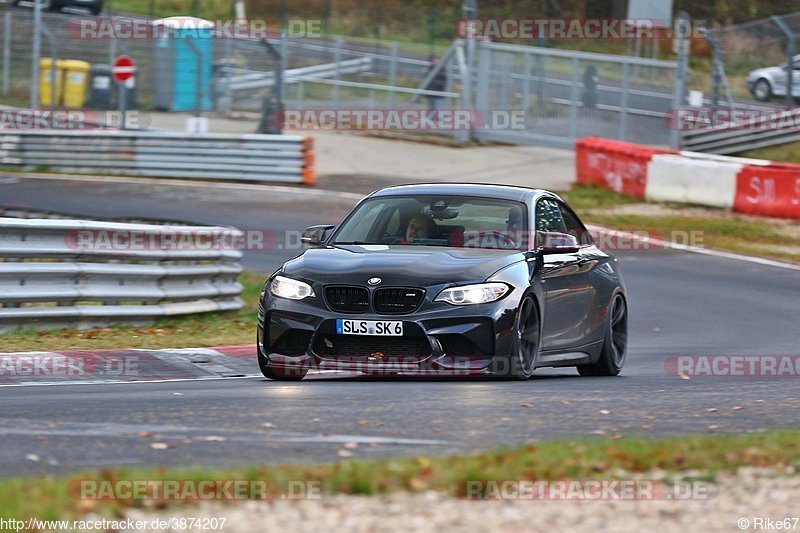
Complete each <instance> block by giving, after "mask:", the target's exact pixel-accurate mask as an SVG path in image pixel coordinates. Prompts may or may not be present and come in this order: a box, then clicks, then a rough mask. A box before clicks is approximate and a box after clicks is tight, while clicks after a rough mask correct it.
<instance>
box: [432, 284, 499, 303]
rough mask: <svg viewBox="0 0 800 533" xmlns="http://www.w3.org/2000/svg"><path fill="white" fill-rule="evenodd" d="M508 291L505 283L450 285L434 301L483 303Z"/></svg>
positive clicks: (493, 299) (497, 298) (491, 300)
mask: <svg viewBox="0 0 800 533" xmlns="http://www.w3.org/2000/svg"><path fill="white" fill-rule="evenodd" d="M507 292H508V285H506V284H505V283H481V284H479V285H464V286H461V287H450V288H449V289H445V290H443V291H442V292H440V293H439V296H437V297H436V299H435V300H434V301H436V302H447V303H449V304H452V305H472V304H485V303H489V302H494V301H495V300H499V299H500V298H502V297H503V296H505V294H506V293H507Z"/></svg>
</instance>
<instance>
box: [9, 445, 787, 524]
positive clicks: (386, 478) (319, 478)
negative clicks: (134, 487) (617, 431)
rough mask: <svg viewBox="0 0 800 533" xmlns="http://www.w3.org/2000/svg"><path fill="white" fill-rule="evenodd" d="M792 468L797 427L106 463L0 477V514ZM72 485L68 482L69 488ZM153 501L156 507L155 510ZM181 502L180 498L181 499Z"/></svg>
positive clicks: (108, 511) (119, 511)
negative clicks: (201, 485) (154, 464)
mask: <svg viewBox="0 0 800 533" xmlns="http://www.w3.org/2000/svg"><path fill="white" fill-rule="evenodd" d="M743 466H751V467H762V468H764V467H774V468H787V467H797V466H800V430H797V429H779V430H772V431H769V432H765V433H759V434H749V435H697V436H688V437H680V438H670V439H663V440H653V439H648V438H644V437H625V438H622V439H608V438H603V439H591V440H589V439H582V440H560V441H545V442H541V443H535V444H530V445H527V446H523V447H519V448H503V449H498V450H495V451H490V452H485V453H480V454H476V455H457V456H446V457H428V456H417V457H411V458H402V459H386V460H376V461H358V460H346V461H341V462H338V463H333V464H324V465H280V466H274V467H251V468H245V469H240V470H213V469H206V468H194V469H161V470H129V469H110V470H103V471H100V472H87V473H82V474H76V475H74V476H71V477H69V478H66V477H62V478H35V479H21V478H15V479H5V480H0V518H17V519H24V518H27V517H41V518H43V519H55V518H77V517H79V516H81V515H82V514H83V513H86V512H90V511H91V512H95V513H98V514H99V515H103V516H121V515H123V514H124V512H125V509H126V508H128V507H144V506H153V504H154V502H146V501H141V500H124V501H119V500H109V501H96V502H95V501H91V502H89V501H85V500H80V499H78V498H76V496H75V494H74V491H73V492H72V493H71V492H70V490H69V489H68V487H69V481H70V480H78V479H81V480H109V481H112V482H113V481H119V480H173V479H178V480H195V481H199V480H209V479H210V480H264V481H266V482H267V486H268V488H269V491H268V492H270V491H271V492H270V495H271V496H273V497H279V495H280V494H283V493H285V487H286V486H288V483H287V482H289V481H314V482H319V484H320V485H319V486H320V488H321V493H322V495H323V497H324V495H330V494H365V495H375V494H384V493H390V492H398V491H411V492H415V491H422V490H435V491H441V492H443V493H446V494H449V495H452V496H456V497H458V496H463V495H464V491H465V487H466V483H467V481H488V480H567V479H574V480H584V479H620V478H623V477H625V476H626V474H625V473H629V474H628V477H630V476H631V475H635V474H642V473H647V472H650V471H653V470H661V471H666V472H667V473H669V474H671V476H672V479H681V478H684V479H686V478H691V479H706V480H711V479H713V478H714V477H715V476H716V475H717V474H718V473H719V472H723V471H734V470H736V469H737V468H739V467H743ZM73 488H74V485H73ZM166 505H167V504H166V503H163V502H162V503H159V504H158V505H156V507H157V508H158V507H164V506H166ZM182 505H186V504H185V503H183V504H182Z"/></svg>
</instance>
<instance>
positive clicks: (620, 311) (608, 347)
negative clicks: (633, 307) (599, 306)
mask: <svg viewBox="0 0 800 533" xmlns="http://www.w3.org/2000/svg"><path fill="white" fill-rule="evenodd" d="M627 347H628V305H627V303H625V297H624V296H623V295H622V294H620V293H617V294H616V295H615V296H614V298H613V299H612V300H611V305H610V307H609V319H608V329H607V330H606V337H605V340H604V341H603V350H602V352H600V358H599V359H598V360H597V362H596V363H593V364H590V365H578V373H579V374H580V375H581V376H616V375H617V374H619V373H620V371H621V370H622V366H623V365H624V364H625V354H626V351H627Z"/></svg>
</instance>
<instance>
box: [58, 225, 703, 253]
mask: <svg viewBox="0 0 800 533" xmlns="http://www.w3.org/2000/svg"><path fill="white" fill-rule="evenodd" d="M568 234H571V235H572V236H574V237H575V238H576V239H577V240H578V242H583V243H588V242H590V241H591V242H593V243H594V244H595V245H597V246H598V247H599V248H601V249H603V250H606V251H610V252H618V251H632V252H640V251H641V252H644V251H657V250H669V249H671V246H672V245H673V244H675V243H677V244H681V245H687V246H703V244H704V233H703V231H701V230H696V231H673V232H670V233H668V234H660V233H657V232H649V231H633V232H621V231H616V230H603V231H597V232H593V233H591V234H589V233H588V232H584V231H577V232H568ZM564 236H565V234H564V233H559V232H536V231H522V230H511V231H497V230H495V229H494V228H486V229H483V228H474V229H469V230H465V231H464V232H463V233H459V234H458V235H453V234H450V235H448V236H446V238H445V236H442V244H447V245H450V246H453V247H457V248H489V249H522V248H524V249H528V250H533V249H536V248H539V247H542V246H545V247H547V246H551V245H559V244H563V243H562V242H561V240H562V239H563V238H564ZM301 237H302V232H301V231H295V230H287V231H272V230H268V229H243V230H239V229H236V228H207V229H206V228H196V227H187V228H186V229H183V228H179V227H178V228H170V229H166V228H165V229H160V230H159V231H157V232H155V231H148V230H137V229H132V230H129V229H120V230H116V229H115V230H108V229H82V230H73V231H70V232H69V233H68V234H67V235H66V236H65V244H66V246H67V248H69V249H70V250H73V251H78V252H104V253H114V252H118V253H120V254H126V253H137V252H197V251H228V250H241V251H249V252H260V251H273V250H290V251H300V250H303V249H304V248H306V247H307V246H308V245H307V244H305V243H303V242H302V239H301ZM373 244H383V245H387V246H388V245H391V244H395V245H400V244H402V237H401V236H399V235H398V236H396V237H387V240H386V241H385V242H376V243H373Z"/></svg>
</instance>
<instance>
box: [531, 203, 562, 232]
mask: <svg viewBox="0 0 800 533" xmlns="http://www.w3.org/2000/svg"><path fill="white" fill-rule="evenodd" d="M566 230H567V228H566V225H565V224H564V218H563V217H562V216H561V209H559V207H558V204H557V203H556V202H555V201H554V200H548V199H542V200H539V202H538V203H537V204H536V231H558V232H561V233H566Z"/></svg>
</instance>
